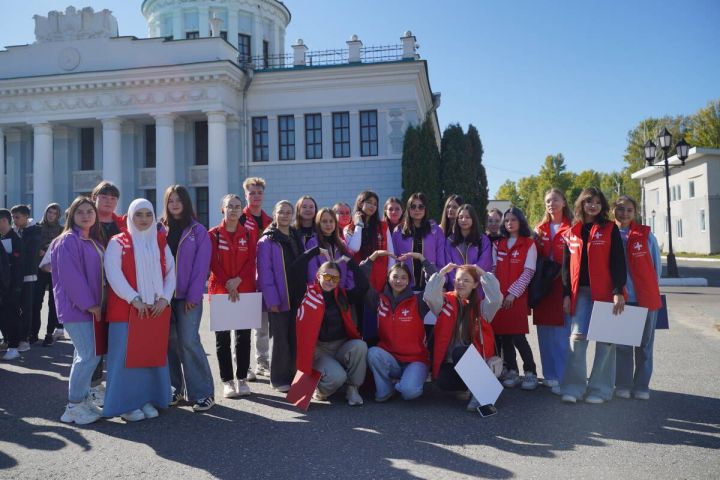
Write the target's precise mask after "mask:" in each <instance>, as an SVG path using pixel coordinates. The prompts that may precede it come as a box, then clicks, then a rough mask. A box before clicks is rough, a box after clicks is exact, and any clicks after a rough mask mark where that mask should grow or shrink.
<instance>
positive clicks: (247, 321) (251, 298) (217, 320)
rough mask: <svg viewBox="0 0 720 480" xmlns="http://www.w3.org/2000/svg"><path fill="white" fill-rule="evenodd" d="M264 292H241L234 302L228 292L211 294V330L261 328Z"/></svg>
mask: <svg viewBox="0 0 720 480" xmlns="http://www.w3.org/2000/svg"><path fill="white" fill-rule="evenodd" d="M261 318H262V293H260V292H252V293H241V294H240V299H239V300H238V301H237V302H235V303H233V302H231V301H230V297H229V296H228V295H227V294H226V293H222V294H217V295H210V330H211V331H213V332H222V331H225V330H248V329H250V328H260V320H261Z"/></svg>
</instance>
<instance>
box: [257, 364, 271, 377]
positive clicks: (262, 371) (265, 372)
mask: <svg viewBox="0 0 720 480" xmlns="http://www.w3.org/2000/svg"><path fill="white" fill-rule="evenodd" d="M255 376H256V377H269V376H270V369H269V368H267V367H265V366H263V365H258V366H256V367H255Z"/></svg>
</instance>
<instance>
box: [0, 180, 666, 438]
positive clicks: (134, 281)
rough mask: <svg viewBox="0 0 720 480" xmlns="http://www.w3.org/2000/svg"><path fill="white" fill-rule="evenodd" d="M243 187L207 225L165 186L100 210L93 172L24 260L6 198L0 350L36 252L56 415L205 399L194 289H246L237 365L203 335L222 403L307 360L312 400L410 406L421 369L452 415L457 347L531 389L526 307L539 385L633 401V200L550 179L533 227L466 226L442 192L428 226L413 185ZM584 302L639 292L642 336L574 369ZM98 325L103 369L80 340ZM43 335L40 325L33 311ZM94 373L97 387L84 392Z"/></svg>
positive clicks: (570, 398)
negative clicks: (249, 296) (66, 355)
mask: <svg viewBox="0 0 720 480" xmlns="http://www.w3.org/2000/svg"><path fill="white" fill-rule="evenodd" d="M243 188H244V193H245V205H243V198H241V197H240V196H239V195H236V194H228V195H226V196H225V197H224V198H223V199H222V200H221V205H220V208H221V212H222V221H221V222H220V224H219V225H217V226H215V227H213V228H211V229H210V230H209V231H208V230H207V229H206V228H205V227H204V226H203V225H202V224H200V223H199V222H198V220H197V218H196V216H195V213H194V209H193V206H192V202H191V199H190V196H189V194H188V192H187V190H186V189H185V188H184V187H183V186H180V185H173V186H171V187H169V188H168V189H167V191H166V192H165V195H164V204H163V206H162V217H161V218H160V219H159V220H158V219H157V218H156V214H155V211H154V209H153V205H152V204H151V203H150V202H149V201H148V200H145V199H136V200H134V201H133V202H132V203H131V204H130V207H129V209H128V212H127V215H125V216H123V217H119V216H117V215H116V214H115V210H116V209H117V203H118V199H119V197H120V192H119V191H118V189H117V187H115V186H114V185H112V184H111V183H109V182H102V183H101V184H100V185H98V186H97V187H96V189H95V190H94V191H93V193H92V196H91V198H86V197H78V198H77V199H75V201H73V203H72V204H71V205H70V207H69V208H68V210H67V212H66V215H65V225H64V228H63V229H62V232H61V233H60V232H58V231H57V230H59V229H57V228H56V230H54V231H53V232H54V233H56V234H55V238H54V239H51V241H49V242H48V244H49V245H45V247H44V250H45V251H42V250H38V252H37V254H36V257H39V256H40V253H41V251H42V254H43V255H45V257H46V260H43V262H40V259H39V258H36V257H35V258H32V262H30V261H28V260H26V258H25V257H26V255H24V253H23V251H24V250H23V247H22V245H21V244H22V238H23V237H25V236H26V235H28V233H27V228H28V227H25V226H24V225H23V224H22V219H20V222H17V221H15V226H16V228H15V229H13V228H12V227H11V224H10V218H9V216H10V215H9V214H10V212H7V210H0V238H1V239H2V243H3V247H5V248H3V249H0V250H3V252H2V253H3V258H2V259H3V262H2V264H3V265H4V267H3V272H5V271H6V270H7V272H8V275H7V277H8V278H9V281H8V282H3V283H7V284H8V286H9V287H8V288H7V289H4V290H3V296H2V303H1V304H0V308H2V313H3V318H4V319H5V318H6V316H5V313H6V312H10V311H13V312H15V313H14V315H15V317H12V318H13V320H12V321H7V320H6V321H4V322H3V329H2V331H3V334H4V336H5V338H6V339H7V340H8V350H7V353H6V356H5V357H4V358H6V359H8V360H11V359H13V358H16V354H18V348H17V346H18V339H19V336H18V333H22V334H24V335H27V328H26V327H25V324H24V323H23V322H22V321H19V320H17V318H16V317H17V313H18V312H19V311H20V310H21V308H19V305H18V302H17V301H16V300H13V299H16V298H22V299H23V300H24V299H25V297H24V295H18V292H21V291H24V290H23V289H24V288H25V286H24V283H25V282H24V281H23V278H26V277H24V275H23V276H21V273H23V274H24V273H25V272H26V270H24V268H25V267H24V264H25V263H26V262H27V263H35V264H39V263H45V264H47V265H49V267H50V272H51V273H50V274H49V277H50V278H51V281H52V286H53V289H52V290H53V293H54V299H53V303H54V305H55V307H56V308H55V310H56V314H57V318H58V321H59V322H60V324H61V327H60V328H62V327H63V326H64V328H65V331H66V332H67V334H68V335H69V336H70V339H71V340H72V342H73V344H74V346H75V353H74V358H73V364H72V368H71V372H70V381H69V389H68V404H67V406H66V409H65V412H64V413H63V416H62V417H61V419H62V420H63V421H65V422H75V423H78V424H86V423H91V422H93V421H96V420H98V419H99V418H101V417H103V416H104V417H113V416H121V417H122V418H123V419H125V420H126V421H138V420H142V419H145V418H153V417H156V416H157V415H158V409H164V408H167V407H168V406H170V405H176V404H178V403H179V402H181V401H184V400H187V401H189V402H191V403H192V404H193V410H194V411H206V410H208V409H210V408H211V407H212V406H213V405H214V390H215V389H214V382H213V378H212V374H211V371H210V367H209V364H208V360H207V358H206V355H205V352H204V350H203V347H202V344H201V342H200V336H199V326H200V321H201V317H202V308H203V294H204V292H205V290H206V288H207V293H209V294H210V295H218V294H222V295H228V297H229V299H230V301H237V300H238V299H239V297H240V295H242V294H243V293H249V292H256V291H259V292H261V293H262V303H263V321H262V328H260V329H259V330H258V331H256V332H255V348H256V353H257V358H256V362H255V363H256V368H255V369H254V370H253V369H251V359H250V352H251V343H252V342H251V331H250V330H237V331H234V332H230V331H222V332H216V333H215V335H216V357H217V361H218V365H219V370H220V380H221V382H222V391H223V396H224V397H226V398H237V397H242V396H246V395H250V394H251V393H252V392H251V388H250V386H249V384H248V382H249V381H253V380H255V379H256V377H257V376H258V375H262V376H269V380H270V384H271V386H272V387H273V388H275V389H276V390H277V391H279V392H283V393H284V392H288V391H289V390H290V386H291V384H292V382H293V379H294V378H295V375H296V372H297V371H302V372H305V373H308V374H312V373H313V371H317V372H319V373H320V380H319V383H318V386H317V389H316V391H315V395H314V396H315V399H316V400H318V401H324V400H327V398H328V397H330V396H331V395H333V394H335V393H336V392H338V391H341V390H344V393H345V397H346V399H347V402H348V404H349V405H360V404H362V403H363V402H364V400H363V394H365V395H367V394H371V395H374V398H375V401H377V402H384V401H388V400H389V399H391V398H392V397H393V396H395V395H399V396H400V397H402V398H403V399H405V400H412V399H415V398H417V397H419V396H421V395H422V394H423V390H424V386H425V383H426V382H427V381H428V380H429V379H432V380H433V381H434V382H435V384H436V385H437V386H438V387H439V388H440V389H442V390H447V391H451V392H456V393H458V395H459V396H461V397H464V398H466V399H467V400H469V403H468V404H467V408H468V410H475V409H481V410H480V411H481V413H482V412H483V410H482V407H486V406H482V405H480V404H479V402H478V401H477V399H476V398H475V397H474V396H472V395H471V394H470V393H469V392H468V390H467V386H466V385H465V383H464V382H463V380H462V378H461V377H460V376H459V374H458V373H457V371H456V370H455V368H454V366H455V365H456V364H457V363H458V362H459V360H460V359H461V358H462V357H463V355H464V354H465V353H466V351H467V350H468V349H469V348H471V346H473V347H474V348H475V349H477V351H478V352H479V353H480V355H481V356H482V357H483V358H484V359H485V361H486V362H487V365H488V367H489V368H490V369H491V370H492V371H493V373H494V374H495V375H496V376H497V377H498V378H499V379H500V381H501V382H502V384H503V385H504V386H505V387H507V388H513V387H517V386H520V387H521V388H522V389H524V390H534V389H536V388H537V387H538V385H539V384H540V382H539V380H538V371H537V365H536V363H535V360H534V356H533V352H532V349H531V348H530V345H529V343H528V341H527V338H526V335H527V334H528V333H529V324H528V317H529V315H530V314H531V313H532V318H533V322H534V323H535V325H536V326H537V334H538V343H539V349H540V363H541V366H542V372H543V377H544V378H543V381H542V383H543V384H544V385H546V386H548V387H550V388H552V391H553V393H556V394H558V395H562V400H563V401H564V402H568V403H575V402H577V401H578V400H581V399H584V400H585V401H586V402H588V403H603V402H605V401H607V400H610V399H611V398H612V397H613V395H615V396H618V397H621V398H630V397H631V396H634V397H635V398H638V399H647V398H649V381H650V376H651V373H652V347H653V338H654V327H655V321H656V316H657V311H658V310H659V308H660V306H661V303H660V294H659V287H658V278H659V276H660V269H661V264H660V254H659V249H658V246H657V242H656V240H655V238H654V237H653V235H652V233H651V232H650V230H649V228H648V227H645V226H642V225H639V224H637V223H636V222H635V218H636V214H637V206H636V204H635V201H634V200H632V199H631V198H629V197H626V196H621V197H619V198H618V199H617V200H616V201H615V203H614V205H613V208H612V212H611V209H610V206H609V205H608V202H607V200H606V198H605V196H604V195H603V193H602V192H601V191H600V190H599V189H597V188H593V187H591V188H587V189H585V190H583V192H582V193H581V194H580V196H579V197H578V198H577V200H576V201H575V204H574V211H572V210H571V209H570V206H569V204H568V202H567V200H566V198H565V196H564V193H563V192H561V191H559V190H557V189H551V190H549V191H548V192H547V194H546V195H545V206H546V214H545V218H544V220H543V221H542V222H541V223H540V224H539V225H537V227H536V228H535V230H534V231H533V230H531V228H530V226H529V225H528V222H527V220H526V218H525V215H524V214H523V212H522V211H521V210H519V209H518V208H516V207H511V208H509V209H508V210H507V211H505V212H501V211H499V210H497V209H493V210H490V211H489V212H487V216H486V225H487V228H486V229H485V231H483V230H482V229H481V224H482V222H481V220H480V217H479V215H478V212H477V211H476V210H475V208H474V207H473V206H472V205H470V204H466V203H464V202H463V200H462V198H460V197H459V196H457V195H451V196H449V197H448V198H447V201H446V202H445V206H444V209H443V213H442V218H441V221H440V222H439V223H437V222H435V221H434V220H432V219H430V218H429V217H428V213H427V211H428V205H427V199H426V197H425V195H423V194H422V193H419V192H418V193H414V194H412V195H410V197H409V198H408V200H407V202H405V203H404V204H403V202H401V201H400V200H399V199H397V198H394V197H391V198H389V199H387V200H386V201H385V202H384V204H383V206H382V208H381V204H380V199H379V198H378V196H377V194H375V193H374V192H372V191H364V192H361V193H360V194H359V195H358V197H357V199H356V201H355V204H354V205H353V207H352V208H351V207H350V206H349V205H347V204H345V203H337V204H335V205H334V206H332V207H331V208H318V205H317V203H316V202H315V200H314V199H313V198H312V197H310V196H303V197H301V198H300V199H298V201H297V202H296V203H295V204H292V203H291V202H289V201H287V200H282V201H279V202H277V203H276V204H275V205H274V208H273V209H272V212H271V215H267V214H266V213H265V212H264V211H263V209H262V206H263V198H264V193H265V181H264V180H263V179H261V178H258V177H252V178H248V179H246V180H245V182H244V183H243ZM54 206H55V208H56V210H57V211H58V215H57V217H54V218H53V217H50V218H48V217H49V216H48V214H47V212H46V215H45V218H44V219H43V223H45V222H48V223H50V222H51V220H52V221H56V220H57V218H59V216H60V215H59V206H57V205H54ZM51 207H53V205H51V206H50V207H48V210H49V209H50V208H51ZM17 208H19V207H14V208H13V215H12V217H13V220H14V217H15V215H14V212H15V210H16V209H17ZM25 208H27V207H25ZM6 212H7V214H6ZM27 213H28V215H27V216H29V212H27ZM610 213H612V214H613V216H614V221H612V220H611V219H610ZM483 215H485V212H483ZM47 236H48V235H46V237H47ZM46 237H43V238H46ZM16 244H17V245H16ZM16 246H17V249H16ZM46 253H47V254H46ZM47 257H49V258H47ZM5 265H7V268H6V267H5ZM18 272H20V273H18ZM5 277H6V275H5V274H4V273H3V278H5ZM206 285H207V286H206ZM34 287H35V288H34V289H33V291H37V290H38V288H39V287H37V285H34ZM6 291H7V292H9V293H7V294H6V293H5V292H6ZM594 301H607V302H612V303H613V305H614V307H613V308H614V312H615V313H620V312H622V310H623V308H624V305H625V304H626V303H627V304H634V305H640V306H643V307H647V308H648V316H647V320H646V326H645V332H644V334H643V340H642V344H641V346H640V347H638V348H634V349H633V348H632V347H625V346H616V345H613V344H607V343H601V342H597V344H596V348H595V352H596V353H595V358H594V361H593V364H592V371H591V375H590V378H589V380H588V379H587V360H586V350H587V344H588V340H587V337H586V336H587V331H588V325H589V320H590V314H591V311H592V304H593V302H594ZM531 305H532V308H531ZM168 311H169V313H170V318H171V320H170V323H169V327H168V331H167V337H168V339H169V340H168V350H167V359H168V361H167V362H166V363H162V366H152V367H142V368H137V367H128V365H127V362H126V359H127V356H128V355H127V354H128V352H129V351H131V350H135V349H136V348H137V347H138V346H137V345H133V342H137V341H138V340H137V335H135V336H133V335H132V332H131V331H130V326H132V325H133V323H132V322H133V320H131V318H134V317H137V318H145V319H148V320H147V321H153V319H159V318H161V317H162V316H163V315H167V314H168ZM7 318H11V316H8V317H7ZM158 321H159V320H158ZM105 322H107V323H108V324H109V327H108V333H107V337H108V339H107V353H106V355H104V359H105V360H104V363H105V365H104V368H103V362H102V358H103V356H101V355H97V353H98V352H97V351H96V335H97V332H98V328H99V327H98V325H100V324H103V323H105ZM21 327H22V328H21ZM54 328H55V327H54V324H53V329H54ZM37 330H39V323H38V329H37ZM37 330H34V331H37ZM48 332H49V335H50V337H51V338H52V333H50V325H49V326H48ZM30 333H32V331H31V332H30ZM268 334H269V337H270V338H271V339H272V349H271V350H269V347H268ZM22 338H27V337H22ZM516 350H517V352H519V354H520V358H521V359H522V362H523V375H522V376H521V375H520V369H519V367H518V362H517V358H516ZM8 354H10V355H8ZM233 358H234V359H235V360H234V361H235V365H234V366H233ZM368 369H369V372H368ZM103 370H106V371H107V373H106V376H105V390H104V394H102V392H98V390H100V389H99V388H98V387H95V388H94V389H93V388H92V385H93V384H96V385H97V384H98V383H99V382H100V381H101V380H102V377H103ZM100 406H101V407H102V409H100V408H99V407H100Z"/></svg>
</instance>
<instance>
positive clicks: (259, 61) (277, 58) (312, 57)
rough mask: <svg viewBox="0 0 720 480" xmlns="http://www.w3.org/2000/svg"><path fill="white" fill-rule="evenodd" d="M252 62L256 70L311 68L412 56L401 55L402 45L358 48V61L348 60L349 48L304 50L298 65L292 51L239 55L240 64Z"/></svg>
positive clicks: (390, 60) (393, 60)
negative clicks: (303, 58) (303, 60)
mask: <svg viewBox="0 0 720 480" xmlns="http://www.w3.org/2000/svg"><path fill="white" fill-rule="evenodd" d="M250 60H251V61H252V64H253V66H254V68H255V70H256V71H266V70H281V69H291V68H312V67H327V66H335V65H348V64H358V63H361V64H371V63H387V62H399V61H407V60H410V61H412V60H414V58H407V57H403V45H381V46H372V47H362V48H360V57H359V61H358V60H356V61H353V62H351V61H350V49H348V48H343V49H334V50H312V51H307V52H305V62H304V64H300V65H298V64H297V63H296V62H295V60H296V57H295V56H294V54H293V53H287V54H284V55H269V56H259V57H258V56H256V57H252V58H250V57H245V58H243V57H242V56H241V57H239V59H238V61H239V63H240V64H241V65H243V64H247V63H249V61H250Z"/></svg>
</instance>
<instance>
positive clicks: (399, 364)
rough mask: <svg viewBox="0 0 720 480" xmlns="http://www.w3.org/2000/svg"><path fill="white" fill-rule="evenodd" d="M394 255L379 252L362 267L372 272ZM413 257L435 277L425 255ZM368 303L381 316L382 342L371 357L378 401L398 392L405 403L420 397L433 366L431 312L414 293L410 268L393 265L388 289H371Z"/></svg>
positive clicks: (433, 269)
mask: <svg viewBox="0 0 720 480" xmlns="http://www.w3.org/2000/svg"><path fill="white" fill-rule="evenodd" d="M390 255H391V253H390V252H388V251H384V250H377V251H375V252H373V254H372V255H370V257H368V259H367V260H366V261H365V262H363V263H362V264H361V266H362V267H363V269H364V270H365V271H366V272H369V271H370V270H371V269H372V265H373V264H374V262H376V261H377V259H379V258H381V257H387V256H390ZM410 255H413V256H417V259H418V260H419V261H421V262H423V268H424V269H425V273H426V274H427V275H431V274H433V273H435V266H434V265H433V264H432V263H430V262H428V261H427V260H425V257H423V256H422V254H420V253H411V254H410ZM365 302H366V305H368V306H369V307H370V308H372V309H373V310H375V311H376V312H377V323H378V337H379V341H378V344H377V346H375V347H371V348H370V350H368V355H367V357H368V366H369V367H370V370H371V371H372V374H373V377H374V378H375V401H377V402H384V401H386V400H389V399H390V398H391V397H392V396H393V395H395V393H396V392H397V393H400V395H401V396H402V398H403V399H405V400H413V399H415V398H417V397H419V396H420V395H422V393H423V386H424V385H425V379H426V378H427V374H428V368H429V365H430V354H429V352H428V349H427V345H426V342H425V325H424V322H423V319H424V318H425V315H426V314H427V313H428V311H429V310H430V309H429V307H428V306H427V305H426V304H425V302H424V301H423V299H422V293H413V290H412V288H411V287H410V269H409V268H408V266H407V265H405V264H404V263H395V264H393V266H392V267H391V268H390V271H389V272H388V274H387V279H386V282H385V288H383V290H382V292H380V293H378V292H376V291H375V290H374V289H372V288H371V289H369V290H368V293H367V295H366V297H365Z"/></svg>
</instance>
